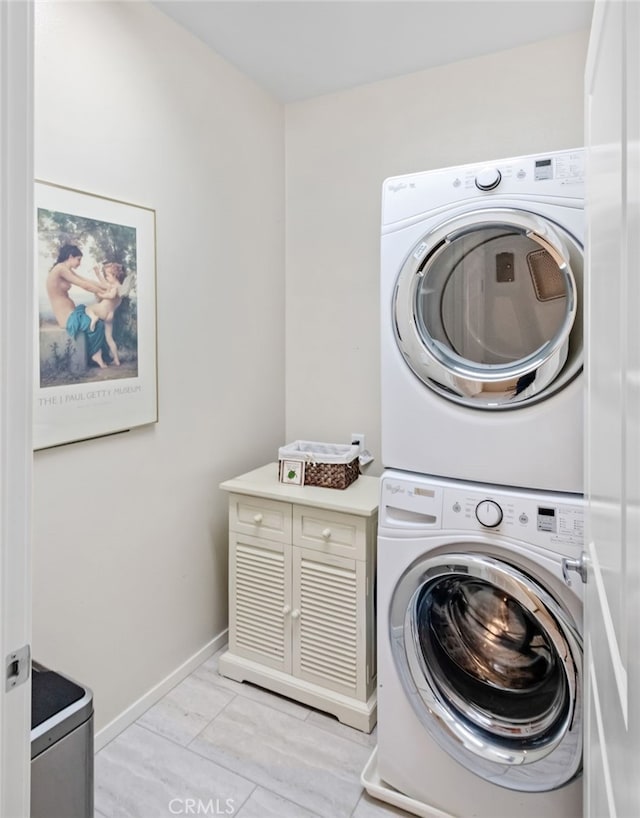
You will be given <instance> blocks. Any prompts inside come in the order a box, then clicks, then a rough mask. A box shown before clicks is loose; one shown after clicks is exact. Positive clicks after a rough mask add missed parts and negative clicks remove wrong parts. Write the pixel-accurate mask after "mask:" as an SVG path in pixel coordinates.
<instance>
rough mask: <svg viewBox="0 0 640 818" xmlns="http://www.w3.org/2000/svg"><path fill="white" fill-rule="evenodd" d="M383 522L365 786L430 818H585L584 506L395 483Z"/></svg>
mask: <svg viewBox="0 0 640 818" xmlns="http://www.w3.org/2000/svg"><path fill="white" fill-rule="evenodd" d="M379 515H380V516H379V539H378V746H377V749H376V752H375V755H374V757H373V758H372V762H371V765H369V768H368V774H367V775H363V783H364V784H365V786H366V787H367V789H369V791H370V792H371V794H373V795H374V796H376V797H379V798H383V799H384V800H388V801H390V802H391V803H395V804H396V805H398V806H402V807H404V808H405V809H407V810H409V811H411V812H414V813H416V814H418V815H424V816H433V815H438V816H457V817H458V818H472V816H473V817H474V818H514V816H518V818H540V817H541V816H545V818H578V817H579V816H581V815H582V794H581V793H582V781H581V770H582V732H583V698H582V696H583V694H582V672H583V645H582V606H583V593H582V574H583V569H582V563H581V554H582V546H583V536H584V531H583V520H584V516H583V515H584V509H583V503H582V500H581V498H580V497H577V496H576V495H572V494H559V493H554V492H532V491H525V490H510V489H506V488H504V487H497V486H487V485H478V484H472V483H466V482H461V481H460V482H456V481H451V480H436V479H433V478H428V477H416V476H412V475H408V474H406V473H402V472H397V471H391V470H390V471H387V472H386V473H385V474H384V475H383V477H382V481H381V502H380V510H379ZM374 779H375V782H377V784H376V783H374ZM385 793H386V795H385ZM398 799H399V800H398Z"/></svg>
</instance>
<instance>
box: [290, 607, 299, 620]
mask: <svg viewBox="0 0 640 818" xmlns="http://www.w3.org/2000/svg"><path fill="white" fill-rule="evenodd" d="M299 616H300V611H299V610H298V609H297V608H294V609H293V610H292V611H291V618H292V619H298V617H299Z"/></svg>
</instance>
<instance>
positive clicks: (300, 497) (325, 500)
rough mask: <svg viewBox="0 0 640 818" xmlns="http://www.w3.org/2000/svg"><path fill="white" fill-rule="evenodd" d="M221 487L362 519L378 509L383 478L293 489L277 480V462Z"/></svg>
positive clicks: (242, 475) (294, 487) (225, 483)
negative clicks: (338, 486)
mask: <svg viewBox="0 0 640 818" xmlns="http://www.w3.org/2000/svg"><path fill="white" fill-rule="evenodd" d="M220 488H221V489H223V490H224V491H229V492H233V493H235V494H251V495H253V496H254V497H265V498H267V499H268V500H282V501H283V502H287V503H299V504H300V505H305V506H315V507H317V508H326V509H328V510H329V511H342V512H344V513H346V514H357V515H359V516H360V517H371V516H373V515H374V514H375V513H376V512H377V510H378V499H379V493H380V479H379V478H378V477H368V476H367V475H362V474H361V475H360V476H359V477H358V479H357V480H356V481H355V482H353V483H352V484H351V485H350V486H347V488H346V489H329V488H322V487H320V486H294V485H292V484H291V483H281V482H280V481H279V480H278V463H277V462H275V463H268V464H267V465H266V466H261V467H260V468H259V469H254V470H253V471H250V472H247V473H246V474H241V475H240V476H239V477H234V478H233V479H231V480H225V481H224V483H220Z"/></svg>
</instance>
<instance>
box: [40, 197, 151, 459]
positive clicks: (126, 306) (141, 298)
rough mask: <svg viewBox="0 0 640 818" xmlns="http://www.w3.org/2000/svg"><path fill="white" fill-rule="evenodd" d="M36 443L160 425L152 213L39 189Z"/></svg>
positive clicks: (120, 203) (77, 438) (47, 444)
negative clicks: (155, 424)
mask: <svg viewBox="0 0 640 818" xmlns="http://www.w3.org/2000/svg"><path fill="white" fill-rule="evenodd" d="M34 215H35V227H36V230H35V258H34V267H35V270H34V275H35V281H34V284H35V286H34V291H35V293H34V294H35V313H36V315H35V318H36V327H35V331H36V335H35V349H34V359H35V360H34V364H35V366H34V389H35V400H34V448H36V449H37V448H46V447H47V446H52V445H58V444H60V443H67V442H72V441H75V440H84V439H86V438H89V437H96V436H99V435H104V434H113V433H114V432H117V431H124V430H126V429H130V428H132V427H133V426H140V425H143V424H145V423H154V422H155V421H157V386H156V381H157V375H156V331H155V326H156V324H155V322H156V315H155V211H153V210H151V209H150V208H145V207H140V206H137V205H131V204H128V203H126V202H120V201H116V200H114V199H107V198H105V197H101V196H94V195H92V194H89V193H83V192H82V191H76V190H72V189H70V188H64V187H61V186H58V185H52V184H49V183H47V182H37V183H36V185H35V214H34Z"/></svg>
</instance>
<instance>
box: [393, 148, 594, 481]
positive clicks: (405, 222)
mask: <svg viewBox="0 0 640 818" xmlns="http://www.w3.org/2000/svg"><path fill="white" fill-rule="evenodd" d="M583 162H584V156H583V151H582V150H580V149H577V150H571V151H562V152H556V153H547V154H542V155H536V156H525V157H516V158H512V159H505V160H499V161H495V162H490V163H485V164H482V165H481V164H473V165H465V166H463V167H457V168H447V169H443V170H437V171H429V172H425V173H418V174H413V175H408V176H399V177H394V178H391V179H387V180H386V181H385V183H384V185H383V197H382V238H381V319H382V320H381V323H382V326H381V344H382V346H381V362H382V372H381V387H382V461H383V465H384V466H385V467H387V468H397V469H405V470H408V471H412V472H417V473H422V474H433V475H441V476H444V477H450V478H454V479H464V480H472V481H478V482H487V483H498V484H502V485H510V486H522V487H528V488H537V489H543V490H553V491H568V492H577V493H579V492H582V491H583V474H582V472H583V459H582V446H583V442H582V431H583V398H584V387H583V378H582V356H583V338H582V333H583V234H584V183H583Z"/></svg>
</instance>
